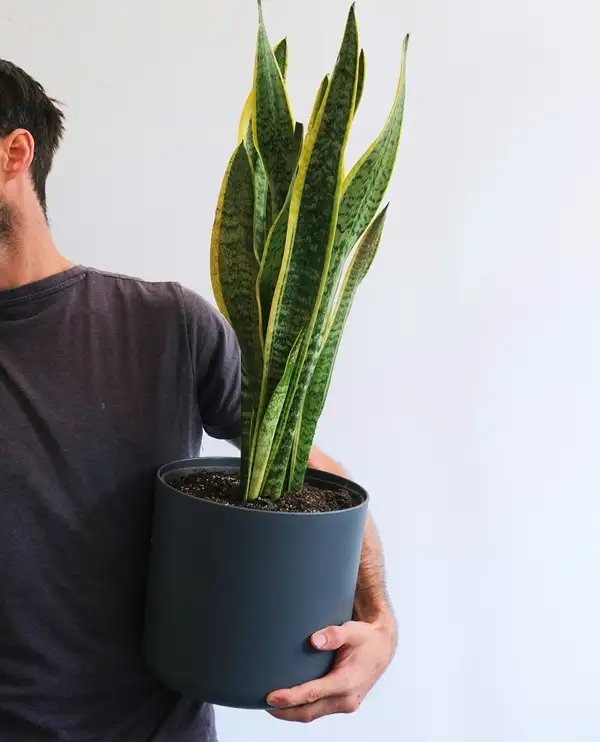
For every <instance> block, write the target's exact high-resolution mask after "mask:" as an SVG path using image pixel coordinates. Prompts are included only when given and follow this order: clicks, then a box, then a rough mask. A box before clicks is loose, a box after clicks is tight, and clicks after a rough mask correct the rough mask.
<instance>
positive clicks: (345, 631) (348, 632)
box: [311, 621, 367, 652]
mask: <svg viewBox="0 0 600 742" xmlns="http://www.w3.org/2000/svg"><path fill="white" fill-rule="evenodd" d="M366 628H367V627H366V625H365V624H362V623H360V622H358V621H348V623H345V624H343V626H329V628H327V629H323V630H321V631H317V632H316V634H313V635H312V637H311V643H312V645H313V647H314V648H315V649H319V650H320V651H322V652H329V651H335V650H337V649H341V648H342V647H343V646H345V645H347V644H349V645H358V644H361V643H362V641H363V640H364V639H365V638H366Z"/></svg>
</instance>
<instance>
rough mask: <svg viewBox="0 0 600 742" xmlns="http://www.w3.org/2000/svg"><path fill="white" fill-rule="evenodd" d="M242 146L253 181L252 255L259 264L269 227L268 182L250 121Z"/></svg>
mask: <svg viewBox="0 0 600 742" xmlns="http://www.w3.org/2000/svg"><path fill="white" fill-rule="evenodd" d="M244 146H245V147H246V152H247V153H248V157H249V159H250V164H251V165H252V177H253V181H254V255H255V257H256V260H257V261H258V262H259V263H260V261H261V259H262V254H263V251H264V248H265V240H266V236H267V230H268V229H269V227H270V225H269V224H268V212H269V208H268V205H269V181H268V180H267V173H266V171H265V166H264V164H263V161H262V158H261V156H260V155H259V154H258V150H257V149H256V147H255V146H254V139H253V137H252V121H250V122H249V124H248V129H247V131H246V136H245V138H244Z"/></svg>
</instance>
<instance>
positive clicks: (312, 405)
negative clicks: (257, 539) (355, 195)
mask: <svg viewBox="0 0 600 742" xmlns="http://www.w3.org/2000/svg"><path fill="white" fill-rule="evenodd" d="M386 215H387V206H386V207H385V209H384V210H383V211H381V212H380V213H379V214H378V215H377V216H376V217H375V219H374V221H373V222H372V224H371V225H370V226H369V228H368V229H367V231H366V232H365V234H364V235H363V237H362V238H361V240H360V242H359V244H358V246H357V248H356V250H355V252H354V254H353V256H352V260H351V262H350V265H349V267H348V269H347V271H346V275H345V277H344V281H343V283H342V286H341V289H340V292H339V296H338V300H337V304H336V307H335V310H334V311H333V312H332V315H331V317H330V319H329V322H328V324H327V330H326V339H325V344H324V346H323V350H322V351H321V353H320V355H319V360H318V363H317V366H316V368H315V372H314V374H313V377H312V381H311V384H310V386H309V388H308V392H307V394H306V398H305V401H304V407H303V409H302V419H301V424H300V426H298V428H297V431H298V435H297V439H296V441H295V446H294V455H293V457H292V467H293V469H292V475H291V479H290V482H289V487H290V489H291V490H292V491H294V490H297V489H299V488H300V487H301V486H302V484H303V483H304V475H305V472H306V467H307V464H308V457H309V455H310V450H311V447H312V442H313V440H314V437H315V432H316V429H317V423H318V422H319V418H320V416H321V413H322V412H323V407H324V404H325V399H326V398H327V393H328V391H329V385H330V383H331V378H332V375H333V369H334V366H335V360H336V357H337V353H338V349H339V346H340V341H341V337H342V333H343V331H344V327H345V326H346V321H347V319H348V315H349V314H350V310H351V308H352V304H353V302H354V297H355V295H356V291H357V289H358V287H359V285H360V284H361V282H362V280H363V278H364V277H365V276H366V275H367V273H368V272H369V269H370V267H371V265H372V263H373V260H374V259H375V255H376V254H377V250H378V248H379V244H380V242H381V237H382V234H383V228H384V226H385V218H386Z"/></svg>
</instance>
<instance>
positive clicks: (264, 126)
mask: <svg viewBox="0 0 600 742" xmlns="http://www.w3.org/2000/svg"><path fill="white" fill-rule="evenodd" d="M259 7H260V6H259ZM253 91H254V94H253V109H252V126H253V129H254V143H255V146H256V148H257V149H258V151H259V152H260V155H261V157H262V160H263V163H264V166H265V170H266V173H267V177H268V180H269V186H270V189H271V198H272V201H273V211H274V213H278V212H279V211H280V210H281V208H282V206H283V204H284V202H285V199H286V196H287V192H288V189H289V187H290V183H291V180H292V175H293V173H294V169H295V166H296V165H295V161H296V155H297V152H296V140H295V137H294V129H295V122H294V118H293V116H292V111H291V107H290V103H289V100H288V95H287V91H286V88H285V82H284V79H283V75H282V73H281V70H280V69H279V65H278V64H277V60H276V58H275V54H274V53H273V50H272V48H271V45H270V43H269V39H268V36H267V31H266V28H265V24H264V18H263V13H262V9H260V10H259V29H258V39H257V45H256V62H255V72H254V88H253Z"/></svg>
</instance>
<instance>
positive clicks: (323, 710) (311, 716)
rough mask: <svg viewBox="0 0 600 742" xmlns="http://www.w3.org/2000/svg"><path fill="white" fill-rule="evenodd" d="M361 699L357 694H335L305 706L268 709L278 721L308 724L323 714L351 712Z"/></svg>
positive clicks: (356, 708) (356, 707) (357, 706)
mask: <svg viewBox="0 0 600 742" xmlns="http://www.w3.org/2000/svg"><path fill="white" fill-rule="evenodd" d="M360 702H361V699H360V697H359V696H358V695H349V696H337V697H333V698H327V699H324V700H322V701H317V702H316V703H311V704H308V705H306V706H299V707H297V708H293V709H279V710H272V711H269V713H270V714H271V716H272V717H273V718H275V719H279V720H280V721H291V722H296V723H298V724H310V723H311V722H313V721H316V720H317V719H321V718H323V717H324V716H331V715H332V714H352V713H354V712H355V711H357V710H358V708H359V707H360Z"/></svg>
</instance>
